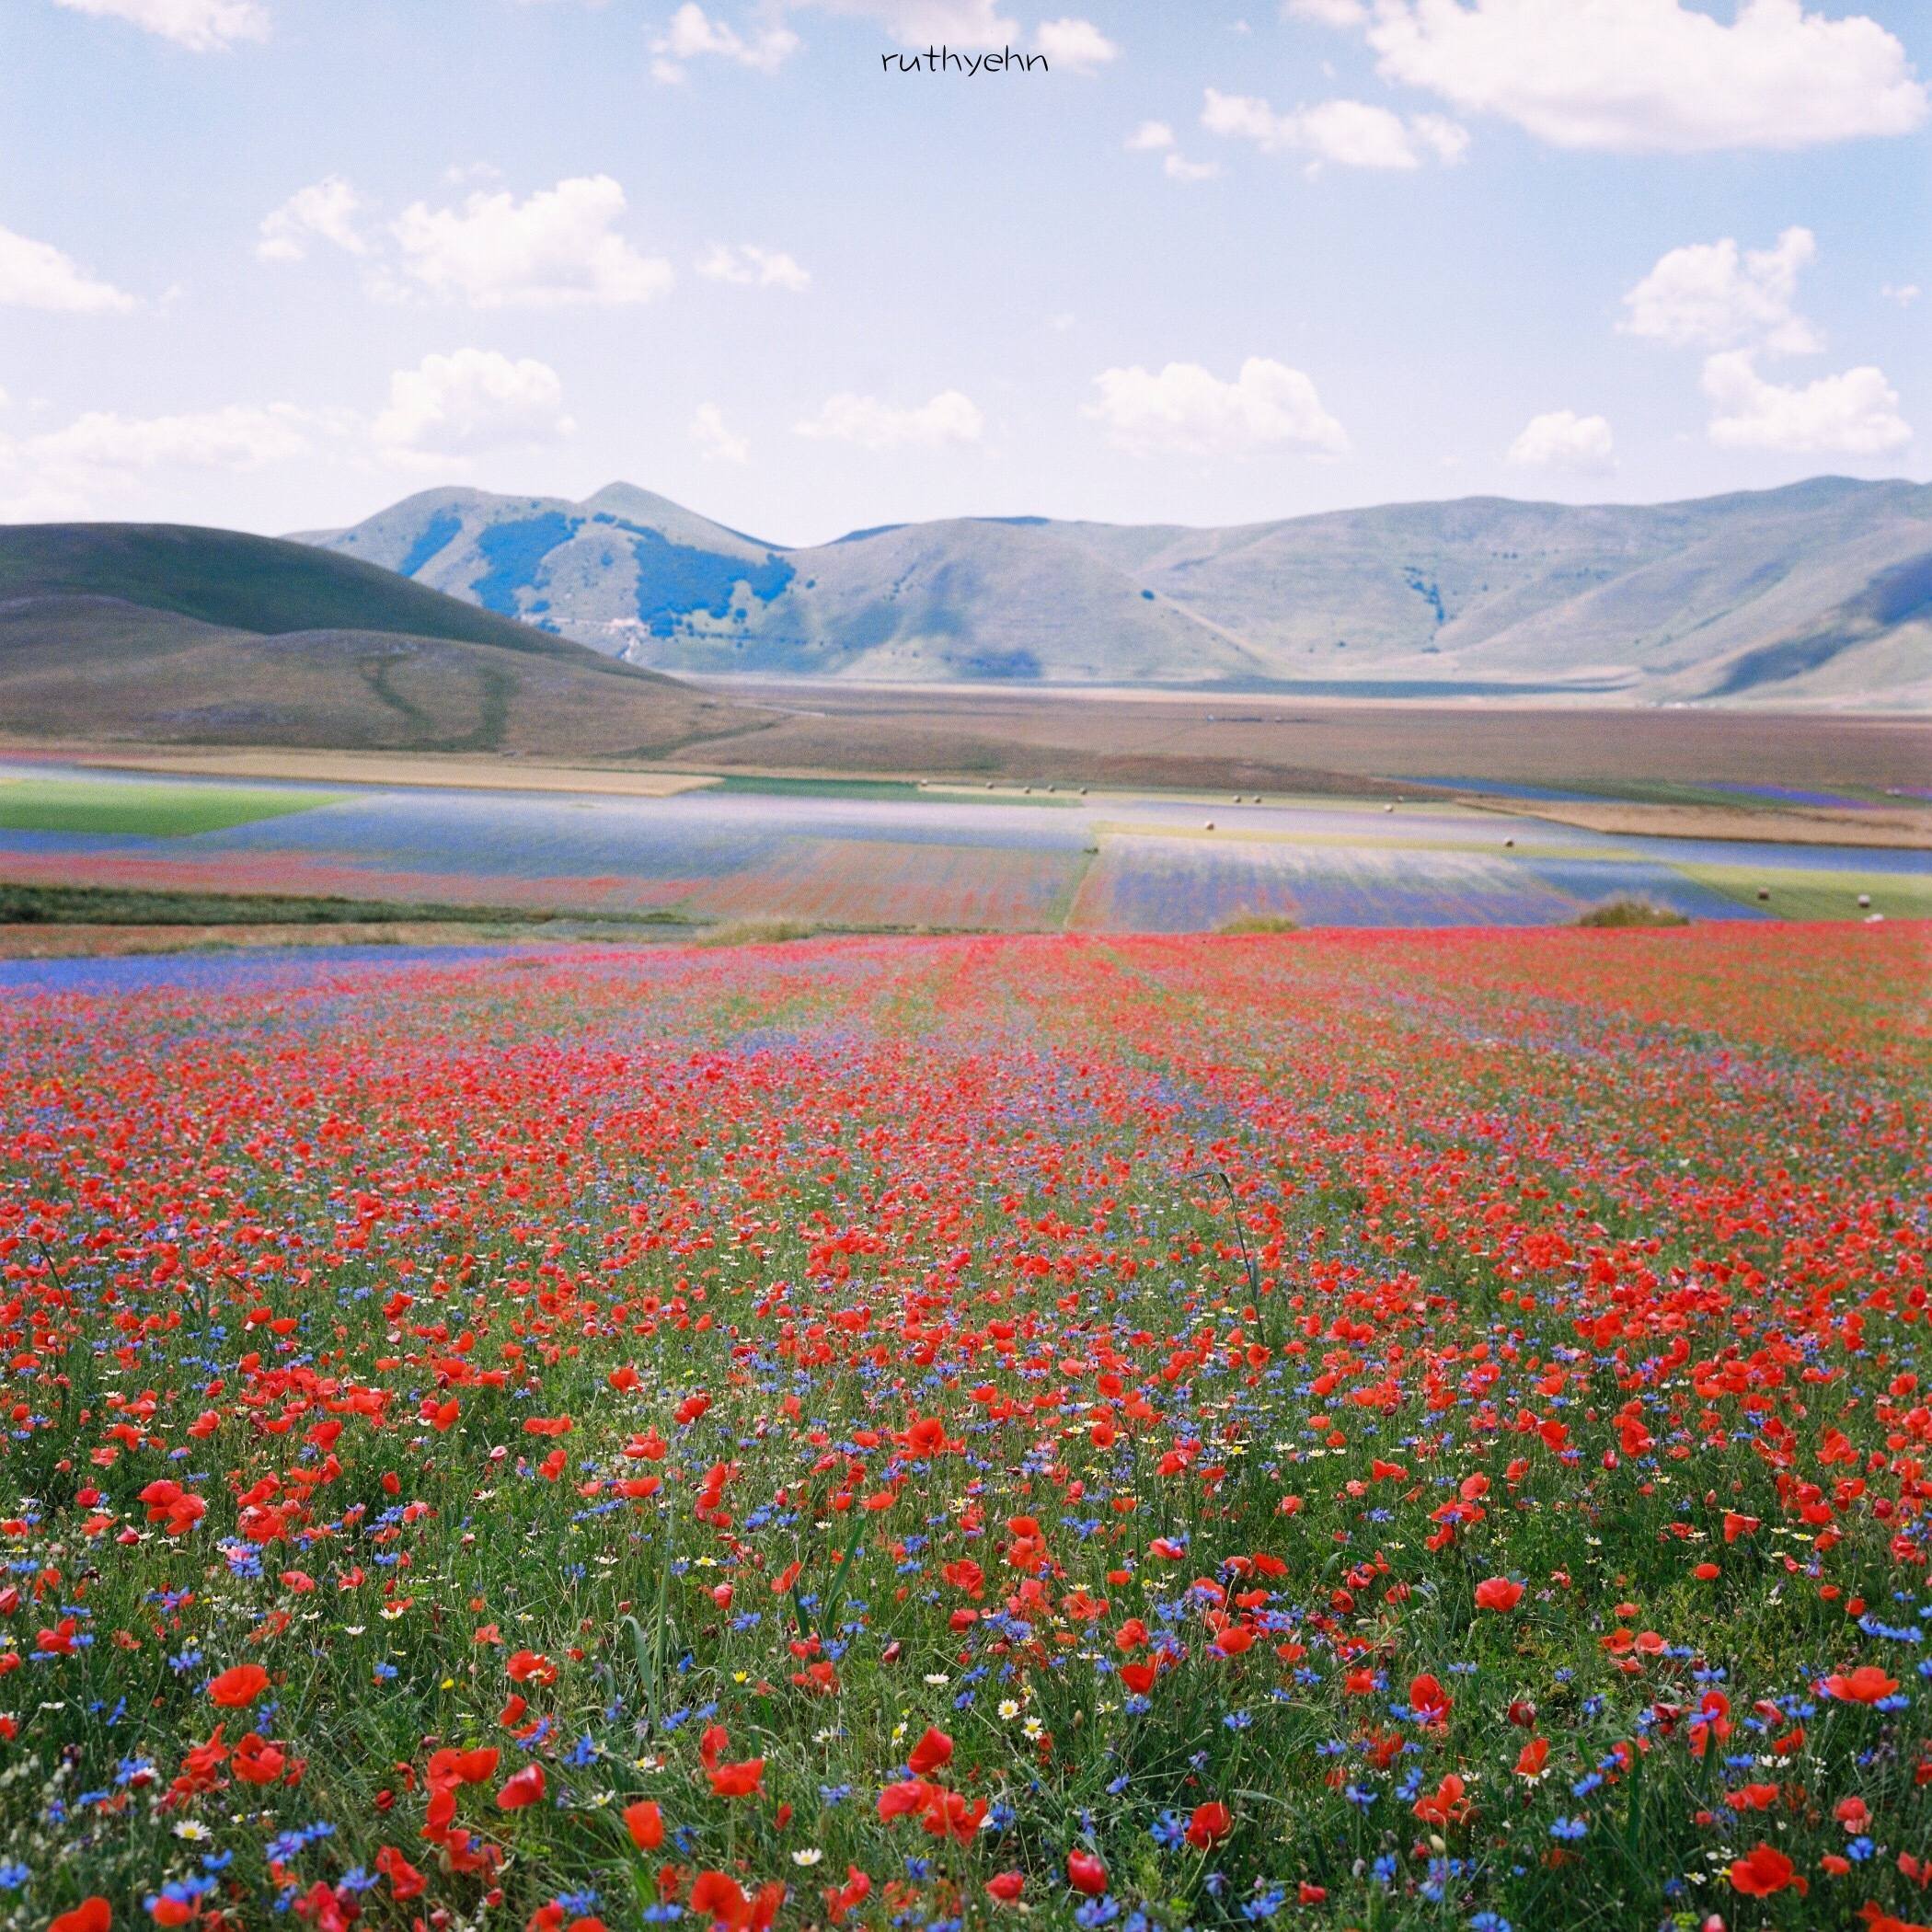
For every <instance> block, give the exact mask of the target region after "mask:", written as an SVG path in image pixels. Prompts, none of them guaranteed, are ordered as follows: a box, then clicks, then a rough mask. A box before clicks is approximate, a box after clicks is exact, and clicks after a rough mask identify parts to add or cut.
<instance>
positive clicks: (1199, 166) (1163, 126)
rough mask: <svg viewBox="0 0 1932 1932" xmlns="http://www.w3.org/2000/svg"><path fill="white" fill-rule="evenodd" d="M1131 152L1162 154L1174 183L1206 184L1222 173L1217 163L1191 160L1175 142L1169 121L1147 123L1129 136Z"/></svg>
mask: <svg viewBox="0 0 1932 1932" xmlns="http://www.w3.org/2000/svg"><path fill="white" fill-rule="evenodd" d="M1127 151H1128V152H1129V153H1130V154H1135V155H1159V156H1160V157H1161V164H1160V165H1161V169H1162V172H1163V173H1165V174H1166V175H1167V177H1168V178H1170V179H1171V180H1176V181H1205V180H1208V179H1210V178H1213V176H1215V175H1218V174H1219V173H1220V172H1221V168H1220V166H1219V164H1218V163H1216V162H1213V161H1190V160H1189V159H1188V157H1187V156H1186V155H1184V154H1182V153H1181V152H1180V149H1179V146H1178V145H1177V144H1176V142H1175V139H1174V130H1173V129H1172V128H1170V127H1169V126H1168V125H1167V122H1166V121H1142V122H1141V124H1140V126H1139V127H1137V128H1135V129H1134V131H1133V133H1131V134H1130V135H1128V137H1127Z"/></svg>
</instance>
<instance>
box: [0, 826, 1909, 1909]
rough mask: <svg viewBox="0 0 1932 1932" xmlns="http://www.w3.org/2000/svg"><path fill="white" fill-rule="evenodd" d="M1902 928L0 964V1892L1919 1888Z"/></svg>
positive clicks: (1447, 1904)
mask: <svg viewBox="0 0 1932 1932" xmlns="http://www.w3.org/2000/svg"><path fill="white" fill-rule="evenodd" d="M298 822H299V821H298ZM1029 889H1030V888H1029ZM1928 962H1932V929H1928V927H1926V926H1924V925H1917V924H1914V923H1910V922H1901V921H1896V920H1894V921H1891V922H1888V923H1885V924H1881V925H1873V926H1861V925H1857V924H1841V925H1836V926H1807V925H1799V924H1779V923H1771V922H1751V921H1743V922H1737V923H1730V924H1715V923H1714V924H1710V925H1702V926H1693V927H1690V928H1687V929H1684V930H1677V931H1630V932H1604V933H1596V932H1581V931H1575V930H1563V929H1550V928H1545V929H1535V928H1526V929H1518V930H1504V931H1434V932H1423V933H1366V932H1363V933H1348V932H1334V933H1325V934H1320V935H1314V936H1294V937H1251V938H1225V939H1217V938H1201V937H1113V938H1103V937H1078V936H1064V935H1052V936H1037V937H969V938H946V939H891V938H855V939H845V940H837V941H815V942H811V943H810V944H806V945H800V946H789V947H765V948H759V947H750V948H743V949H737V950H695V949H677V948H661V949H643V950H626V949H612V950H608V951H601V952H600V951H593V950H589V949H580V950H575V951H568V952H566V951H564V950H561V949H558V950H545V949H516V950H508V951H500V952H489V951H481V952H476V953H470V954H464V955H460V956H458V955H452V956H449V957H447V958H438V957H437V956H435V955H434V954H421V955H410V954H408V953H404V952H398V953H397V954H396V956H394V957H392V958H389V959H354V960H351V959H340V960H331V959H329V958H328V956H326V955H316V956H312V957H307V958H305V957H304V956H302V955H300V954H290V955H287V956H285V957H282V958H280V959H274V958H258V959H247V960H245V959H238V958H227V959H219V958H217V959H201V960H194V961H192V962H179V961H178V962H167V961H162V962H147V961H114V962H107V964H106V965H104V966H92V965H90V966H89V967H87V968H86V970H82V969H75V970H73V971H71V972H68V971H66V970H65V969H62V968H47V969H40V970H37V974H36V975H35V976H27V977H16V978H15V979H13V980H12V981H11V982H9V983H8V984H7V986H6V988H5V989H4V990H0V1095H4V1104H0V1269H4V1271H5V1280H4V1282H0V1296H4V1308H0V1314H4V1324H0V1326H4V1331H5V1332H4V1335H0V1374H4V1378H5V1382H4V1394H5V1399H6V1403H7V1409H8V1422H7V1431H6V1436H5V1438H4V1445H5V1446H4V1452H0V1559H4V1569H5V1575H4V1577H0V1932H13V1928H16V1927H19V1928H30V1932H42V1928H46V1927H50V1926H51V1927H53V1928H54V1932H110V1928H122V1932H125V1928H129V1927H143V1926H199V1927H201V1928H203V1932H241V1928H244V1927H251V1928H252V1927H258V1926H273V1925H276V1924H296V1925H300V1926H307V1927H311V1928H314V1932H343V1928H345V1927H348V1926H358V1927H364V1928H368V1932H386V1928H395V1932H405V1928H408V1932H473V1928H478V1927H486V1926H488V1927H503V1928H507V1932H598V1928H599V1927H600V1926H601V1927H606V1928H609V1932H624V1928H629V1927H639V1926H650V1925H659V1924H665V1925H681V1926H689V1927H692V1928H693V1932H700V1928H704V1927H707V1926H725V1927H729V1928H731V1932H742V1928H751V1927H765V1926H776V1927H782V1928H791V1927H799V1928H803V1927H806V1926H843V1927H848V1928H854V1932H858V1928H880V1932H882V1928H886V1927H923V1928H951V1927H958V1926H972V1927H980V1926H1013V1927H1019V1926H1038V1927H1041V1928H1061V1927H1068V1926H1080V1927H1083V1928H1091V1927H1100V1926H1116V1927H1119V1928H1120V1932H1149V1928H1156V1927H1158V1928H1167V1932H1179V1928H1181V1927H1198V1928H1203V1932H1205V1928H1208V1927H1218V1926H1276V1927H1280V1928H1283V1932H1287V1928H1295V1932H1300V1928H1308V1932H1316V1928H1322V1932H1328V1928H1334V1932H1340V1928H1344V1927H1356V1928H1361V1932H1405V1928H1416V1932H1420V1928H1423V1927H1455V1928H1467V1932H1506V1928H1508V1932H1545V1928H1548V1927H1553V1926H1558V1927H1572V1926H1576V1927H1581V1926H1602V1927H1605V1928H1608V1927H1619V1928H1622V1927H1633V1926H1660V1927H1662V1926H1684V1927H1687V1928H1715V1927H1718V1926H1722V1927H1724V1928H1730V1932H1735V1928H1752V1927H1758V1926H1775V1927H1784V1928H1791V1932H1796V1928H1799V1927H1817V1926H1828V1927H1835V1926H1843V1927H1847V1928H1851V1927H1857V1928H1864V1932H1903V1928H1906V1927H1911V1926H1923V1925H1924V1924H1926V1923H1927V1922H1932V1646H1928V1643H1927V1633H1928V1632H1932V1569H1928V1558H1932V1514H1928V1512H1927V1503H1928V1501H1932V1351H1927V1349H1926V1346H1925V1343H1924V1340H1923V1336H1924V1321H1925V1317H1926V1306H1927V1282H1926V1253H1927V1246H1928V1234H1932V1228H1928V1213H1927V1210H1928V1204H1932V1202H1928V1194H1932V1190H1928V1165H1927V1162H1928V1150H1927V1142H1926V1133H1927V1122H1926V1100H1927V1092H1926V1075H1927V1067H1928V1059H1932V1051H1928V1049H1932V1032H1928V1025H1927V1017H1928V1008H1927V1002H1926V991H1927V985H1928Z"/></svg>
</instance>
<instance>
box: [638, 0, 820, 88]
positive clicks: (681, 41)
mask: <svg viewBox="0 0 1932 1932" xmlns="http://www.w3.org/2000/svg"><path fill="white" fill-rule="evenodd" d="M798 50H799V37H798V35H797V34H795V33H794V32H792V30H791V29H790V28H788V27H780V26H766V27H760V28H758V29H754V30H753V31H752V32H751V33H748V34H745V33H740V32H739V30H738V29H736V28H735V27H731V26H730V25H728V24H727V23H726V22H724V21H723V20H714V19H712V18H711V17H710V16H709V15H708V14H707V13H706V12H705V10H704V8H703V7H701V6H697V5H696V0H685V5H684V6H681V7H679V8H678V10H677V11H676V12H675V13H674V14H673V15H672V17H671V19H670V21H669V23H668V24H667V25H666V27H665V29H664V31H663V32H662V33H661V34H660V35H659V36H658V37H657V39H655V40H652V41H651V43H650V52H651V54H652V56H653V58H652V60H651V63H650V71H651V73H652V74H653V75H656V77H657V78H658V79H659V80H661V81H666V82H672V83H675V82H678V81H682V80H683V79H684V77H685V75H684V63H685V62H686V61H695V60H700V59H703V58H704V57H706V56H707V55H712V56H715V57H717V58H718V59H719V60H726V61H735V62H736V63H738V64H739V65H740V66H741V67H751V68H754V69H756V71H757V72H758V73H760V74H770V73H772V72H774V71H775V70H776V68H778V67H779V66H781V65H783V63H785V62H786V61H787V60H788V58H789V57H790V56H791V55H792V54H794V53H796V52H798Z"/></svg>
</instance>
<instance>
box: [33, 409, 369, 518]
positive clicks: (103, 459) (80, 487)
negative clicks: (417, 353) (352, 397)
mask: <svg viewBox="0 0 1932 1932" xmlns="http://www.w3.org/2000/svg"><path fill="white" fill-rule="evenodd" d="M353 424H354V419H353V418H352V417H349V416H346V415H344V414H342V413H340V412H330V411H321V410H314V409H305V408H298V407H297V406H295V405H294V404H293V403H270V404H269V405H267V406H266V407H259V408H258V407H252V406H249V405H245V404H239V403H236V404H229V405H227V406H225V407H224V408H214V409H197V410H186V411H183V412H181V413H178V414H175V415H166V416H123V415H121V414H120V413H119V412H118V411H116V410H112V409H90V410H88V411H86V413H85V414H83V415H80V416H76V417H75V419H74V420H73V421H71V422H69V423H66V424H63V426H62V427H61V428H59V429H56V430H46V431H41V432H40V434H38V435H33V436H19V437H13V436H8V435H6V434H4V433H0V520H4V521H9V522H30V521H36V520H40V519H47V520H56V519H66V518H74V517H82V516H89V515H98V514H99V513H100V512H101V508H102V506H103V504H104V503H108V502H124V501H125V500H126V498H127V493H128V491H129V490H130V489H139V487H140V485H141V483H142V481H143V479H144V478H146V477H150V476H152V475H153V474H154V473H155V472H156V471H177V470H182V469H214V470H234V471H247V470H256V469H261V468H264V467H265V466H268V465H270V464H274V463H285V462H290V461H293V460H294V459H297V458H301V457H306V456H309V455H311V454H313V453H314V451H315V449H316V446H317V444H318V443H320V442H322V441H326V440H327V439H328V438H330V437H336V436H339V435H341V434H343V433H345V432H346V431H348V430H350V429H351V428H352V427H353Z"/></svg>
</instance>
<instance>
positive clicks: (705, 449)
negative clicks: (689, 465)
mask: <svg viewBox="0 0 1932 1932" xmlns="http://www.w3.org/2000/svg"><path fill="white" fill-rule="evenodd" d="M690 434H691V440H692V442H693V443H696V445H697V447H698V449H699V451H700V453H701V454H703V455H705V456H706V457H707V458H708V459H709V460H711V461H712V462H716V463H746V462H749V461H750V460H751V454H752V446H751V444H750V443H748V442H746V441H745V439H744V438H743V437H742V436H741V435H739V434H738V433H737V431H734V430H732V429H730V427H729V426H728V425H727V424H726V422H725V420H724V416H723V414H722V412H721V411H720V410H719V407H718V405H717V404H716V403H699V404H698V406H697V410H696V414H695V415H694V416H693V417H692V419H691V431H690Z"/></svg>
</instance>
